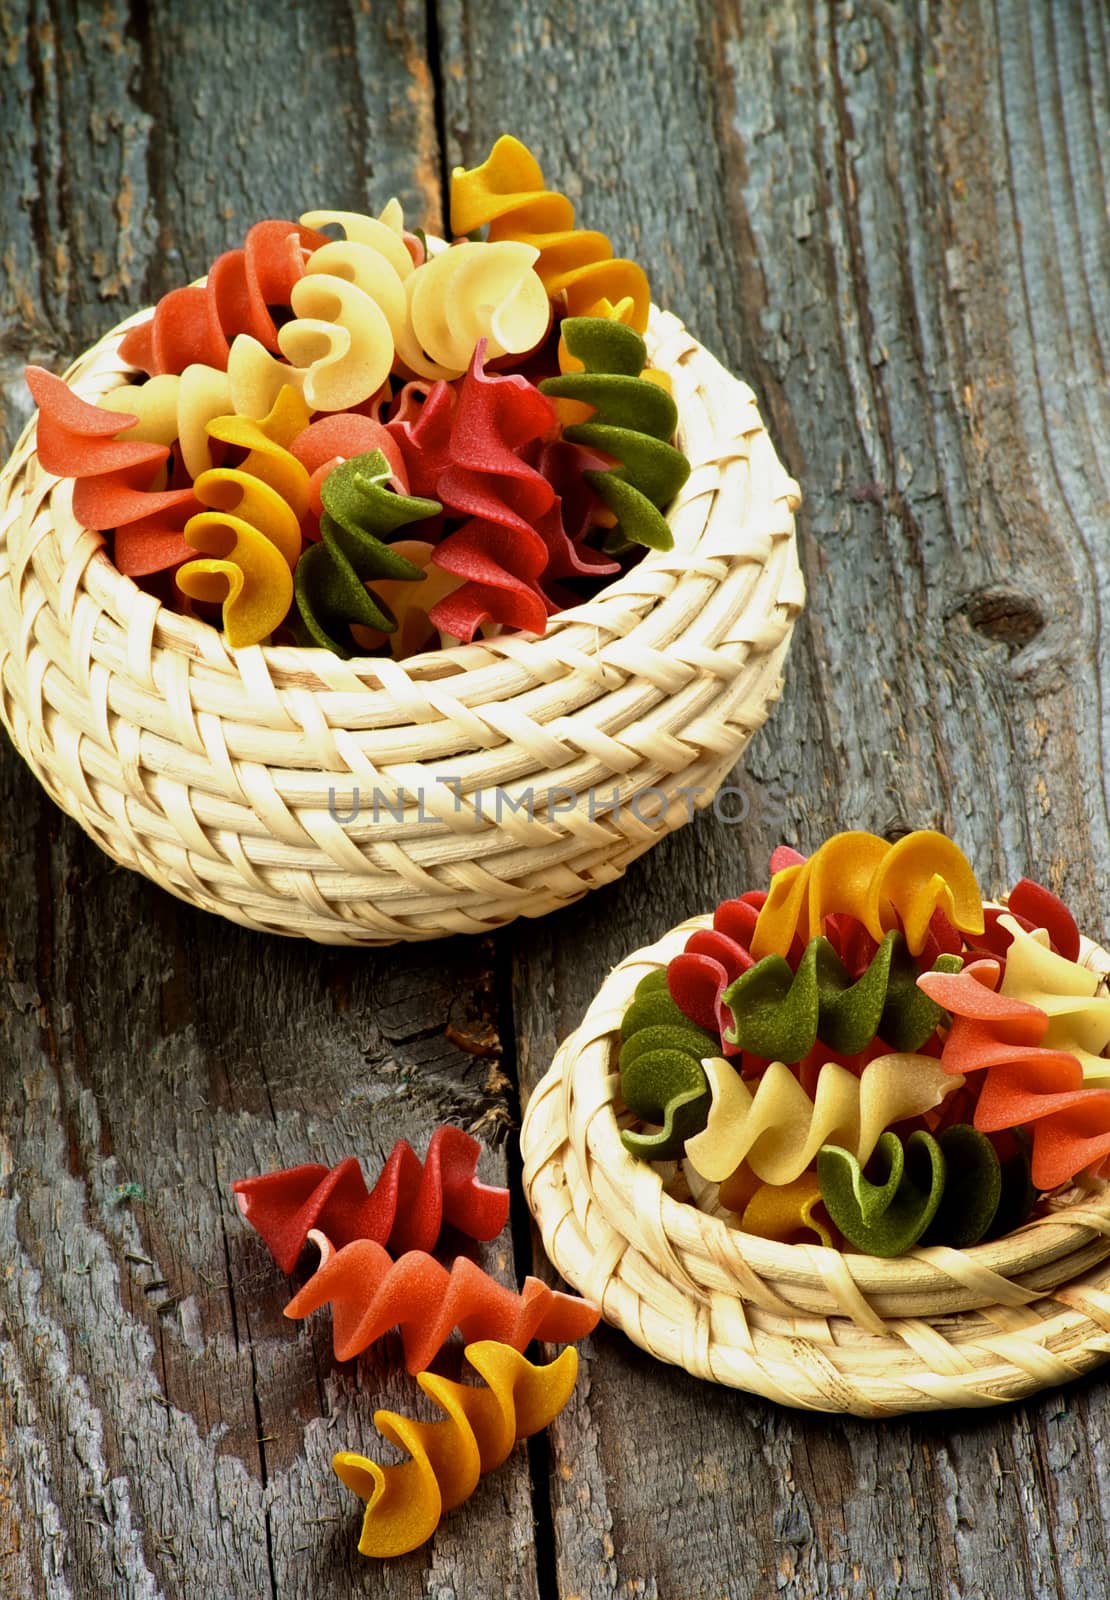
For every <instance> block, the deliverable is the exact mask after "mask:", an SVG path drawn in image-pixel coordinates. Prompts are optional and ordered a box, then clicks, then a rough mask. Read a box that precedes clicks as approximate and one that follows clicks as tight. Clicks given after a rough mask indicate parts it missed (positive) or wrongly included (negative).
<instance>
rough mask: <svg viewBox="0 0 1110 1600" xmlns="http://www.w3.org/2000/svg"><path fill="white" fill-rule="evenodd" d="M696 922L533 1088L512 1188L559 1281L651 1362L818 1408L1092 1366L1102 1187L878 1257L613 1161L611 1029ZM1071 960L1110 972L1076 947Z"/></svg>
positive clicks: (1108, 1247) (1106, 1332)
mask: <svg viewBox="0 0 1110 1600" xmlns="http://www.w3.org/2000/svg"><path fill="white" fill-rule="evenodd" d="M708 926H710V919H709V918H708V917H694V918H692V919H691V920H690V921H689V922H685V923H683V924H682V926H681V927H679V928H675V929H673V930H672V931H671V932H670V933H668V934H667V935H666V937H665V938H664V939H661V940H660V941H659V943H658V944H655V945H652V946H650V947H649V948H648V949H645V950H638V951H636V953H635V954H634V955H631V956H629V957H628V958H627V960H625V961H622V962H621V963H620V965H619V966H618V967H616V968H615V969H614V970H613V972H612V973H611V974H610V976H609V977H608V978H607V979H606V981H605V983H604V984H603V985H602V987H601V989H600V991H599V993H598V995H597V997H596V999H595V1000H594V1002H593V1004H592V1005H591V1006H590V1009H589V1011H588V1012H587V1013H586V1016H585V1019H584V1020H583V1022H582V1025H581V1026H580V1027H579V1028H578V1030H577V1031H576V1032H575V1033H574V1034H572V1035H571V1037H570V1038H569V1039H568V1040H567V1041H566V1042H565V1043H564V1044H563V1046H562V1048H561V1049H560V1050H559V1052H558V1054H557V1055H556V1057H555V1060H554V1062H553V1064H552V1066H551V1068H550V1070H549V1071H548V1073H547V1075H546V1076H545V1077H544V1078H543V1080H542V1081H541V1082H540V1084H539V1085H538V1086H537V1088H536V1091H535V1093H534V1094H533V1095H532V1098H531V1101H530V1103H529V1106H528V1110H527V1114H526V1116H525V1119H524V1125H523V1128H522V1131H521V1146H522V1150H523V1154H524V1186H525V1192H526V1193H527V1196H528V1201H529V1204H530V1205H531V1208H532V1211H533V1214H534V1215H535V1217H536V1220H537V1222H538V1223H539V1227H540V1231H541V1233H542V1236H543V1241H544V1246H545V1248H546V1250H547V1253H548V1255H549V1256H550V1258H551V1260H552V1261H553V1262H554V1264H555V1266H556V1267H557V1268H558V1269H559V1271H560V1272H561V1273H562V1275H563V1277H564V1278H566V1279H567V1281H568V1282H569V1283H571V1284H573V1285H574V1286H575V1288H577V1289H579V1290H580V1291H581V1293H582V1294H584V1295H586V1296H587V1297H588V1298H589V1299H591V1300H593V1301H594V1302H595V1304H597V1305H599V1306H600V1307H601V1308H602V1312H603V1314H604V1316H605V1318H606V1320H607V1321H608V1322H611V1323H614V1324H615V1325H616V1326H617V1327H619V1328H623V1330H624V1331H625V1333H627V1334H628V1336H629V1338H630V1339H633V1340H635V1342H636V1343H637V1344H639V1345H641V1346H642V1347H643V1348H644V1349H645V1350H647V1351H649V1352H650V1353H651V1354H652V1355H655V1356H658V1357H659V1358H660V1359H661V1360H664V1361H670V1362H674V1363H675V1364H676V1365H678V1366H682V1367H685V1368H686V1370H687V1371H688V1372H691V1373H693V1374H694V1375H695V1376H696V1377H699V1378H712V1379H713V1380H714V1381H715V1382H717V1383H724V1384H730V1385H732V1386H733V1387H735V1388H738V1389H747V1390H749V1391H750V1392H751V1393H753V1394H759V1395H763V1396H765V1397H766V1398H767V1399H770V1400H777V1401H778V1402H779V1403H780V1404H782V1405H789V1406H798V1407H801V1408H804V1409H807V1410H813V1411H847V1412H853V1413H855V1414H856V1415H857V1416H867V1417H881V1416H889V1415H891V1414H894V1413H897V1412H903V1411H923V1410H932V1409H936V1408H939V1407H947V1406H985V1405H994V1404H997V1403H999V1402H1002V1401H1006V1400H1016V1399H1019V1398H1020V1397H1021V1396H1023V1395H1027V1394H1030V1393H1032V1392H1033V1391H1034V1390H1036V1389H1040V1388H1043V1387H1045V1386H1047V1385H1049V1384H1056V1383H1061V1382H1064V1381H1065V1380H1067V1379H1069V1378H1074V1377H1076V1376H1078V1375H1079V1374H1080V1373H1082V1372H1085V1371H1087V1370H1088V1369H1089V1368H1090V1367H1093V1366H1095V1365H1096V1364H1097V1363H1098V1362H1100V1361H1102V1360H1104V1359H1105V1358H1106V1356H1107V1355H1108V1354H1110V1259H1108V1258H1110V1186H1108V1187H1107V1188H1106V1189H1105V1190H1103V1191H1101V1192H1097V1193H1087V1194H1083V1193H1080V1192H1079V1191H1073V1192H1072V1193H1071V1194H1070V1195H1069V1196H1066V1197H1063V1198H1061V1199H1059V1200H1057V1201H1055V1202H1054V1205H1053V1210H1052V1212H1051V1214H1049V1215H1048V1216H1045V1217H1041V1218H1038V1219H1036V1220H1035V1221H1032V1222H1029V1223H1027V1224H1026V1225H1025V1226H1024V1227H1022V1228H1019V1229H1017V1230H1015V1232H1013V1233H1011V1234H1008V1235H1006V1237H1004V1238H1001V1239H997V1240H995V1241H993V1242H992V1243H989V1244H980V1245H976V1246H974V1247H973V1248H972V1249H969V1250H954V1249H948V1248H941V1247H936V1246H934V1247H930V1248H926V1249H917V1250H912V1251H910V1252H909V1253H908V1254H907V1255H905V1256H902V1257H899V1258H897V1259H895V1260H883V1259H880V1258H877V1257H874V1256H865V1255H855V1254H852V1255H847V1254H841V1253H840V1252H839V1251H837V1250H831V1249H824V1248H822V1247H820V1246H817V1245H800V1244H799V1245H786V1244H779V1243H777V1242H775V1241H772V1240H767V1239H760V1238H756V1237H755V1236H753V1235H751V1234H746V1233H741V1232H740V1231H739V1230H738V1229H736V1228H735V1227H734V1226H729V1225H728V1224H727V1223H726V1221H725V1220H724V1215H725V1214H724V1213H720V1214H718V1215H714V1214H712V1212H711V1211H710V1210H699V1209H697V1208H696V1207H695V1206H694V1205H693V1204H688V1203H685V1202H682V1201H679V1200H676V1199H673V1198H672V1197H671V1196H670V1195H668V1194H667V1193H666V1192H665V1190H664V1187H663V1181H662V1178H661V1176H660V1174H659V1173H658V1172H657V1171H656V1170H655V1168H654V1167H652V1166H649V1165H648V1164H647V1163H646V1162H643V1161H639V1160H636V1159H635V1158H634V1157H632V1156H631V1155H630V1154H629V1153H628V1151H627V1150H625V1148H624V1146H623V1145H622V1143H621V1141H620V1125H621V1122H622V1121H627V1116H626V1115H625V1114H624V1113H623V1107H622V1106H621V1103H620V1099H619V1094H620V1083H619V1077H618V1075H617V1051H618V1047H619V1029H620V1022H621V1018H622V1016H623V1015H624V1012H625V1010H626V1008H627V1006H628V1004H629V1001H630V1000H631V998H632V994H633V991H634V990H635V988H636V985H637V984H638V983H639V981H640V979H641V978H643V977H644V975H645V974H646V973H648V972H651V971H653V970H655V969H656V968H658V967H664V966H666V964H667V962H668V961H669V960H670V959H671V957H672V956H674V955H677V954H678V952H679V951H680V950H681V949H682V948H683V947H684V945H685V943H686V940H687V938H688V937H689V935H690V934H691V933H693V932H694V931H695V930H696V929H698V928H705V927H708ZM1080 959H1081V960H1082V961H1083V962H1084V963H1085V964H1086V965H1087V966H1089V967H1090V968H1091V969H1092V970H1094V971H1098V972H1100V973H1102V974H1103V975H1106V974H1107V972H1108V971H1110V954H1108V953H1107V952H1106V951H1105V950H1102V949H1100V948H1098V946H1096V945H1093V944H1090V943H1089V942H1087V941H1084V943H1083V949H1082V954H1081V958H1080ZM713 1193H714V1191H713V1190H709V1191H708V1192H707V1193H706V1194H704V1195H703V1196H702V1204H703V1205H711V1203H712V1199H713Z"/></svg>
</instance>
